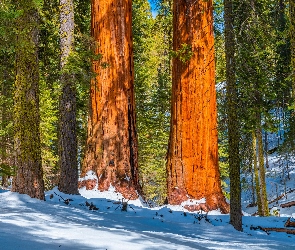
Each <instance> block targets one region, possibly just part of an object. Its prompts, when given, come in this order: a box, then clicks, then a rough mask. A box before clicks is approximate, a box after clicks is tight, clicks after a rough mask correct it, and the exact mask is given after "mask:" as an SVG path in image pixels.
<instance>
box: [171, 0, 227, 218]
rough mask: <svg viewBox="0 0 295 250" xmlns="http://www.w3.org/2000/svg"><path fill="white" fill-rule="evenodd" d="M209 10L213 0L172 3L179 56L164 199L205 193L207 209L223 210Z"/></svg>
mask: <svg viewBox="0 0 295 250" xmlns="http://www.w3.org/2000/svg"><path fill="white" fill-rule="evenodd" d="M212 10H213V5H212V0H209V1H193V0H190V1H188V0H176V1H174V5H173V15H174V16H173V28H174V30H173V50H174V51H176V55H177V56H176V58H174V59H173V70H172V76H173V80H172V82H173V83H172V104H171V105H172V110H171V130H170V139H169V148H168V155H167V156H168V158H167V177H168V180H167V187H168V202H169V203H170V204H180V203H182V202H183V201H185V200H187V199H192V198H193V199H202V198H205V199H206V204H204V205H205V206H206V209H208V210H214V209H217V208H220V209H221V211H222V212H224V213H227V212H228V210H229V209H228V204H227V203H226V201H225V198H224V195H223V193H222V190H221V183H220V173H219V167H218V145H217V110H216V91H215V61H214V36H213V14H212ZM186 45H187V46H186ZM190 47H191V50H190ZM196 209H199V208H197V207H196Z"/></svg>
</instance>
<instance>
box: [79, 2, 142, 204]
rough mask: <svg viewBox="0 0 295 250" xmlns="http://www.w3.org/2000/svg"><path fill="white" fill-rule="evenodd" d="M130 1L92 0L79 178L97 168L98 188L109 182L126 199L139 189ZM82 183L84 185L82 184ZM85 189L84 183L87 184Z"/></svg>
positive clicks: (102, 187) (134, 194)
mask: <svg viewBox="0 0 295 250" xmlns="http://www.w3.org/2000/svg"><path fill="white" fill-rule="evenodd" d="M131 7H132V5H131V0H118V1H112V0H93V1H92V4H91V8H92V21H91V32H92V36H93V38H94V40H95V42H96V48H95V54H96V55H100V57H101V58H100V59H99V58H95V60H93V70H94V72H95V73H96V74H97V75H96V77H95V79H93V81H92V83H91V93H90V95H91V104H90V105H91V108H90V115H89V121H88V139H87V145H86V153H85V159H84V163H83V170H82V176H84V175H85V174H86V173H87V172H88V171H89V170H93V171H94V172H96V174H97V177H98V178H99V180H98V188H99V189H100V190H107V189H108V188H109V187H110V186H111V185H112V186H113V187H115V188H116V190H117V191H118V192H121V193H122V194H123V195H124V197H125V198H131V199H135V198H136V197H137V193H136V190H138V171H137V137H136V129H135V112H134V106H135V103H134V86H133V82H134V71H133V55H132V33H131V26H132V22H131ZM82 185H83V183H82ZM88 188H89V187H88Z"/></svg>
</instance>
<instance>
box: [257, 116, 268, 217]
mask: <svg viewBox="0 0 295 250" xmlns="http://www.w3.org/2000/svg"><path fill="white" fill-rule="evenodd" d="M257 122H258V128H257V130H256V136H257V141H258V162H259V184H260V193H261V205H262V206H261V208H262V214H261V215H262V216H269V209H268V201H267V192H266V183H265V167H264V157H263V140H262V128H261V115H260V114H259V115H257Z"/></svg>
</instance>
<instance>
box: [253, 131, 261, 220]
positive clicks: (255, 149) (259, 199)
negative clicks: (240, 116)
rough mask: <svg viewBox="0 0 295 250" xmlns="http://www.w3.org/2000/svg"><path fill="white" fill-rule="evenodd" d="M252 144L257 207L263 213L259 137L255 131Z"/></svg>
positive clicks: (259, 212)
mask: <svg viewBox="0 0 295 250" xmlns="http://www.w3.org/2000/svg"><path fill="white" fill-rule="evenodd" d="M252 143H253V144H252V145H253V168H254V178H255V190H256V196H257V207H258V214H259V215H261V214H262V199H261V193H260V181H259V171H258V164H257V137H256V133H255V131H253V132H252Z"/></svg>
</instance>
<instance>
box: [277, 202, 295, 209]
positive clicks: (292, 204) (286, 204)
mask: <svg viewBox="0 0 295 250" xmlns="http://www.w3.org/2000/svg"><path fill="white" fill-rule="evenodd" d="M292 206H295V201H290V202H287V203H284V204H281V206H280V207H282V208H284V207H292Z"/></svg>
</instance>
